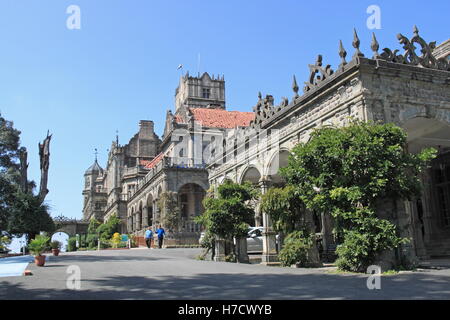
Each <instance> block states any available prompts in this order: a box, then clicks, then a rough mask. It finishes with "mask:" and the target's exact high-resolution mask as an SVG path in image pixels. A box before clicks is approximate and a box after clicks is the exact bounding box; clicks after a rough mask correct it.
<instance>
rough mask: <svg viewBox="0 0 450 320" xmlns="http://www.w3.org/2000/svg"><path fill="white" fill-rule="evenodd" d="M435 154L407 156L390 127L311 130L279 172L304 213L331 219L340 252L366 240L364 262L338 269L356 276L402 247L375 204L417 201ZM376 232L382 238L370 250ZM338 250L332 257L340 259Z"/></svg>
mask: <svg viewBox="0 0 450 320" xmlns="http://www.w3.org/2000/svg"><path fill="white" fill-rule="evenodd" d="M435 154H436V150H434V149H425V150H423V151H422V152H421V153H419V154H417V155H415V154H411V153H408V152H407V151H406V133H405V132H404V131H403V130H402V129H401V128H399V127H397V126H396V125H394V124H375V123H372V122H352V123H350V125H348V126H346V127H343V128H334V127H324V128H320V129H316V130H314V131H313V133H312V135H311V139H310V141H309V142H308V143H305V144H299V145H298V146H296V147H295V148H294V149H293V151H292V155H291V156H290V158H289V164H288V166H287V167H286V168H283V169H281V170H280V171H281V174H282V176H284V178H285V179H286V181H287V182H288V183H289V184H290V185H293V186H295V187H296V188H297V189H298V194H299V195H300V198H301V200H302V201H303V202H304V203H305V205H306V207H307V208H308V209H311V210H317V211H318V212H325V213H330V214H331V215H332V216H333V217H334V218H335V220H336V233H337V236H338V239H339V240H340V241H344V244H343V247H348V248H350V247H352V246H353V249H355V247H354V246H355V243H361V242H358V241H355V239H356V238H358V237H357V236H356V234H358V235H360V236H361V237H368V238H370V239H369V240H370V241H368V242H367V243H368V244H367V245H368V246H369V247H368V249H370V250H361V252H365V253H366V254H365V256H364V257H362V256H357V257H354V259H353V261H352V262H350V261H347V262H348V263H341V267H342V268H344V269H346V270H352V271H361V270H363V269H364V268H365V267H366V266H367V263H369V262H370V261H373V259H374V258H375V256H376V255H377V254H379V253H381V252H382V251H383V250H387V249H393V248H395V247H396V246H398V245H399V244H400V243H401V242H402V241H403V239H400V238H398V237H397V236H396V234H395V232H394V233H392V230H395V226H393V225H392V224H391V223H390V222H389V221H383V220H381V219H378V218H377V217H376V210H377V204H378V203H379V201H380V200H383V199H390V200H392V201H395V200H397V199H410V198H411V197H412V196H414V195H417V194H418V192H419V191H420V179H419V174H420V172H421V171H422V170H423V169H424V168H425V167H426V166H427V164H428V162H429V161H430V160H431V159H432V158H433V157H435ZM367 219H369V220H367ZM383 230H384V231H383ZM350 232H351V233H350ZM376 232H384V234H383V235H382V236H381V237H378V238H377V241H379V243H377V244H374V243H371V241H372V240H374V239H375V237H376V234H375V233H376ZM350 235H351V236H350ZM350 240H351V242H352V245H350V243H349V241H350ZM346 241H347V242H346ZM369 242H370V243H369ZM342 250H343V249H340V250H338V251H337V253H338V255H339V254H341V255H340V258H343V256H344V255H343V251H342Z"/></svg>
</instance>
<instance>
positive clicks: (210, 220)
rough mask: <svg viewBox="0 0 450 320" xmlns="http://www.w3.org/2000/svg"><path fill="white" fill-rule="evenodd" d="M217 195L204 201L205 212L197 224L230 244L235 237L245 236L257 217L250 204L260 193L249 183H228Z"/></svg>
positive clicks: (220, 188) (223, 185)
mask: <svg viewBox="0 0 450 320" xmlns="http://www.w3.org/2000/svg"><path fill="white" fill-rule="evenodd" d="M217 193H218V196H217V197H207V198H205V199H204V201H203V204H204V206H205V212H204V213H203V214H202V215H201V216H199V217H197V218H196V222H197V223H200V224H202V225H203V226H205V227H206V230H207V232H209V233H210V234H212V235H214V236H216V237H219V238H222V239H225V240H228V241H230V242H232V240H233V238H234V237H236V238H239V237H242V236H245V235H246V234H247V232H248V227H249V225H250V224H252V223H253V221H254V216H255V212H254V209H253V207H252V205H251V204H250V203H249V202H250V201H251V200H254V199H255V198H257V197H258V192H257V191H256V189H255V188H254V187H253V185H251V184H250V183H248V182H246V183H243V184H237V183H233V182H230V181H227V182H225V183H224V184H222V185H220V186H219V187H218V189H217ZM233 251H234V248H233Z"/></svg>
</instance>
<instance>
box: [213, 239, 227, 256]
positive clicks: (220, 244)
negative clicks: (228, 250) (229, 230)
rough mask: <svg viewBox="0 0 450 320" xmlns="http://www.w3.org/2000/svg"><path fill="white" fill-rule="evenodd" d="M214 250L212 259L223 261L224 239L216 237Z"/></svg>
mask: <svg viewBox="0 0 450 320" xmlns="http://www.w3.org/2000/svg"><path fill="white" fill-rule="evenodd" d="M215 243H216V250H215V256H214V261H218V262H220V261H225V240H224V239H216V241H215Z"/></svg>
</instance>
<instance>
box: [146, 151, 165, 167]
mask: <svg viewBox="0 0 450 320" xmlns="http://www.w3.org/2000/svg"><path fill="white" fill-rule="evenodd" d="M163 158H164V153H160V154H158V155H157V156H156V157H155V158H154V159H153V160H150V161H149V160H141V165H142V166H144V168H145V169H152V168H153V167H155V166H156V165H157V164H158V163H160V162H161V160H162V159H163Z"/></svg>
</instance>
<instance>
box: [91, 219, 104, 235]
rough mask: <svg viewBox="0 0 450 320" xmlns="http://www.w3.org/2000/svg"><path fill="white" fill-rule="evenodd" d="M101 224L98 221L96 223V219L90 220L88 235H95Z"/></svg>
mask: <svg viewBox="0 0 450 320" xmlns="http://www.w3.org/2000/svg"><path fill="white" fill-rule="evenodd" d="M101 224H102V223H101V222H100V221H98V220H97V219H95V218H91V220H89V226H88V234H96V233H97V229H98V227H99V226H100V225H101Z"/></svg>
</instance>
